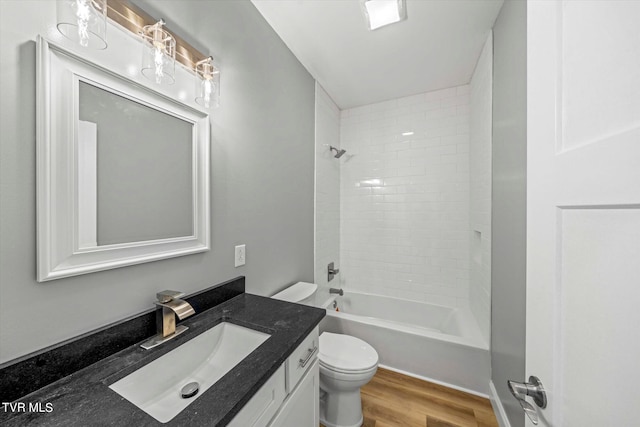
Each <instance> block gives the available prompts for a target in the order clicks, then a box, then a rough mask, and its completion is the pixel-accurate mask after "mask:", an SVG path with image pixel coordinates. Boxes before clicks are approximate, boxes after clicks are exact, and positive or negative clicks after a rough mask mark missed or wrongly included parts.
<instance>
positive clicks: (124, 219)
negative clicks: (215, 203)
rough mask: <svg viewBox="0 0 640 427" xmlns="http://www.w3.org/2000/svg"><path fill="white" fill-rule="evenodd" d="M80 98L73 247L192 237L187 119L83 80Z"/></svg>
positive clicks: (190, 125) (190, 144) (190, 126)
mask: <svg viewBox="0 0 640 427" xmlns="http://www.w3.org/2000/svg"><path fill="white" fill-rule="evenodd" d="M78 96H79V101H78V107H79V108H78V119H79V120H78V146H77V150H78V159H79V165H78V170H79V174H78V186H79V188H80V189H81V191H79V212H78V214H79V221H80V224H79V228H80V232H79V235H80V236H79V237H80V242H79V246H80V247H81V248H86V247H93V246H104V245H113V244H121V243H130V242H141V241H147V240H157V239H167V238H172V237H181V236H192V235H193V234H194V230H193V228H194V224H193V165H192V162H193V138H192V135H193V123H190V122H188V121H185V120H182V119H180V118H179V117H176V116H173V115H170V114H166V113H164V112H162V111H159V110H157V109H154V108H151V107H149V106H146V105H143V104H141V103H138V102H135V101H132V100H130V99H127V98H124V97H122V96H119V95H118V94H115V93H112V92H109V91H107V90H104V89H102V88H100V87H97V86H94V85H92V84H89V83H88V82H85V81H80V82H79V91H78Z"/></svg>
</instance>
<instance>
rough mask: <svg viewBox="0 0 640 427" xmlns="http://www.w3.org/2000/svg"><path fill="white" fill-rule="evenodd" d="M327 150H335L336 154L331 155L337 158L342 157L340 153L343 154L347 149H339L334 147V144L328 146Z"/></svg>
mask: <svg viewBox="0 0 640 427" xmlns="http://www.w3.org/2000/svg"><path fill="white" fill-rule="evenodd" d="M329 150H331V151H335V152H336V155H335V156H333V157H335V158H336V159H339V158H340V157H342V155H343V154H344V153H346V152H347V150H340V149H339V148H336V147H334V146H329Z"/></svg>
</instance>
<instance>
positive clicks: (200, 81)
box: [195, 56, 220, 108]
mask: <svg viewBox="0 0 640 427" xmlns="http://www.w3.org/2000/svg"><path fill="white" fill-rule="evenodd" d="M195 72H196V77H197V79H196V102H197V103H198V104H200V105H202V106H203V107H205V108H212V107H217V106H218V105H219V100H220V97H219V95H220V92H219V91H220V70H218V68H216V66H215V65H214V64H213V57H211V56H209V57H207V58H205V59H203V60H201V61H198V62H196V66H195Z"/></svg>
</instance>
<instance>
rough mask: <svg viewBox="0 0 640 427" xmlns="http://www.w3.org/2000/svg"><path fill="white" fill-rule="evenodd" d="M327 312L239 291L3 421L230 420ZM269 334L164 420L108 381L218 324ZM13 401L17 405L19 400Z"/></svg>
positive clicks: (28, 399) (38, 396)
mask: <svg viewBox="0 0 640 427" xmlns="http://www.w3.org/2000/svg"><path fill="white" fill-rule="evenodd" d="M324 316H325V310H322V309H318V308H313V307H308V306H304V305H300V304H292V303H288V302H284V301H278V300H274V299H270V298H264V297H260V296H257V295H251V294H244V293H243V294H241V295H238V296H236V297H234V298H232V299H230V300H229V301H226V302H224V303H222V304H220V305H218V306H215V307H213V308H211V309H209V310H207V311H204V312H202V313H200V314H198V315H196V316H193V317H192V318H189V319H186V320H185V321H183V322H181V324H183V325H185V326H188V327H189V330H188V331H186V332H184V333H183V334H181V335H179V336H177V337H176V338H174V339H172V340H171V341H168V342H166V343H164V344H162V345H160V346H158V347H156V348H153V349H151V350H143V349H142V348H141V347H140V345H139V344H136V345H132V346H130V347H128V348H125V349H124V350H122V351H120V352H118V353H115V354H113V355H112V356H109V357H107V358H105V359H103V360H100V361H99V362H97V363H94V364H92V365H90V366H88V367H86V368H84V369H81V370H79V371H77V372H74V373H73V374H71V375H69V376H66V377H64V378H62V379H60V380H58V381H56V382H54V383H52V384H50V385H48V386H46V387H43V388H41V389H39V390H37V391H35V392H33V393H31V394H28V395H26V396H24V397H22V398H21V399H19V400H18V401H16V402H23V403H25V405H26V406H27V408H28V407H29V405H32V407H31V409H32V411H25V412H6V411H0V425H3V426H7V427H8V426H26V425H28V426H65V427H67V426H89V425H91V426H124V425H128V426H132V425H133V426H156V425H170V426H204V425H207V426H225V425H227V424H228V423H229V421H231V420H232V419H233V417H234V416H235V415H236V414H237V413H238V412H239V411H240V410H241V409H242V407H243V406H244V405H245V404H246V403H247V402H248V401H249V399H250V398H251V397H252V396H253V395H254V394H255V393H256V392H257V391H258V390H259V389H260V387H261V386H262V385H263V384H264V383H265V382H266V381H267V380H268V379H269V377H271V375H272V374H273V373H275V371H276V370H277V368H278V367H280V365H281V364H282V363H283V362H284V361H285V360H286V359H287V357H289V355H291V353H292V352H293V350H295V348H296V347H297V346H298V345H299V344H300V343H301V342H302V341H303V339H304V338H305V337H306V336H307V335H308V334H309V333H310V332H311V331H312V330H313V328H314V327H315V326H316V325H317V324H318V323H319V322H320V320H322V318H323V317H324ZM224 321H226V322H231V323H235V324H238V325H241V326H245V327H249V328H252V329H255V330H258V331H262V332H267V333H270V334H271V337H270V338H269V339H267V341H265V342H264V343H263V344H262V345H261V346H260V347H258V348H257V349H256V350H255V351H254V352H253V353H251V354H250V355H249V356H248V357H247V358H245V359H244V360H243V361H242V362H240V363H239V364H238V365H237V366H235V367H234V368H233V369H232V370H231V371H229V372H228V373H227V374H226V375H225V376H224V377H223V378H221V379H220V380H219V381H218V382H217V383H215V384H214V385H213V386H211V388H209V389H208V390H206V391H204V392H202V393H201V394H200V395H199V396H198V397H197V398H196V400H194V401H193V402H192V403H191V404H190V405H189V406H188V407H187V408H186V409H184V410H183V411H182V412H181V413H179V414H178V415H177V416H176V417H175V418H173V419H172V420H171V421H169V422H168V423H166V424H162V423H160V422H158V421H156V419H155V418H153V417H151V416H150V415H148V414H147V413H146V412H144V411H143V410H141V409H139V408H138V407H136V406H135V405H134V404H132V403H130V402H129V401H128V400H126V399H125V398H123V397H121V396H120V395H119V394H118V393H116V392H115V391H113V390H111V389H110V388H109V386H110V385H111V384H113V383H114V382H116V381H118V380H119V379H121V378H123V377H125V376H126V375H128V374H130V373H132V372H133V371H135V370H137V369H139V368H140V367H142V366H144V365H146V364H147V363H149V362H151V361H153V360H155V359H157V358H158V357H160V356H162V355H164V354H166V353H168V352H169V351H171V350H173V349H174V348H176V347H178V346H179V345H181V344H183V343H185V342H186V341H188V340H190V339H192V338H194V337H195V336H197V335H199V334H201V333H202V332H204V331H206V330H208V329H209V328H211V327H213V326H215V325H217V324H218V323H220V322H224ZM16 402H14V404H15V403H16Z"/></svg>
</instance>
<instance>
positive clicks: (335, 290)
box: [329, 288, 344, 296]
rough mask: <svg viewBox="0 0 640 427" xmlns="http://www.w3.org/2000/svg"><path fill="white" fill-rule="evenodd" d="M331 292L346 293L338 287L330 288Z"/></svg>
mask: <svg viewBox="0 0 640 427" xmlns="http://www.w3.org/2000/svg"><path fill="white" fill-rule="evenodd" d="M329 294H338V295H340V296H342V295H344V291H343V290H342V289H338V288H329Z"/></svg>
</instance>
